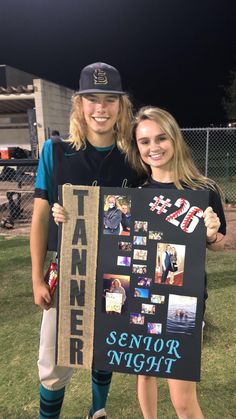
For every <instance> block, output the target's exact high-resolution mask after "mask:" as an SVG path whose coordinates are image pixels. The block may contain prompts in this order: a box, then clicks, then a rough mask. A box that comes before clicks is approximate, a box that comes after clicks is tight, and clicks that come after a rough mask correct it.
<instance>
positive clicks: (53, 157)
mask: <svg viewBox="0 0 236 419" xmlns="http://www.w3.org/2000/svg"><path fill="white" fill-rule="evenodd" d="M101 150H102V149H100V150H98V149H96V148H95V147H93V146H92V145H91V144H90V143H89V142H87V146H86V148H85V149H80V150H78V151H76V150H75V148H73V147H72V146H71V144H69V143H66V142H64V141H61V140H55V141H54V140H48V141H46V142H45V143H44V147H43V150H42V153H41V156H40V161H39V166H38V173H37V179H36V185H35V186H36V188H35V195H34V196H35V197H36V198H42V199H46V200H47V201H48V202H49V204H50V205H53V204H54V202H57V201H58V186H59V185H63V184H65V183H70V184H72V185H88V186H89V185H93V186H115V187H116V186H117V187H136V186H139V185H140V184H141V181H140V180H139V178H138V176H137V174H136V172H134V170H133V169H131V168H130V166H129V165H128V162H127V161H126V159H125V155H124V154H123V153H121V152H120V150H119V149H118V148H117V147H116V146H112V147H106V148H104V149H103V150H105V151H101ZM48 250H54V251H56V250H57V226H56V224H55V222H54V221H53V218H52V215H51V214H50V225H49V241H48Z"/></svg>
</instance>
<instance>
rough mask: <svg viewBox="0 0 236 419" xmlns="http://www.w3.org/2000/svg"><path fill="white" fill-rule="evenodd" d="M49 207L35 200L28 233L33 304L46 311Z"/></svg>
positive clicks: (42, 201)
mask: <svg viewBox="0 0 236 419" xmlns="http://www.w3.org/2000/svg"><path fill="white" fill-rule="evenodd" d="M49 213H50V206H49V203H48V201H47V200H45V199H41V198H35V200H34V210H33V217H32V225H31V233H30V252H31V261H32V282H33V292H34V301H35V304H37V305H39V306H40V307H41V308H43V309H46V310H48V309H49V308H50V305H51V296H50V293H49V287H48V285H46V284H45V282H44V261H45V257H46V253H47V241H48V225H49Z"/></svg>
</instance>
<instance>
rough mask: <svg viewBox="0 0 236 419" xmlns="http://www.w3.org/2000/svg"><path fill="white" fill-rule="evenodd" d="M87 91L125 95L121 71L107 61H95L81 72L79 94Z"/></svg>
mask: <svg viewBox="0 0 236 419" xmlns="http://www.w3.org/2000/svg"><path fill="white" fill-rule="evenodd" d="M85 93H115V94H117V95H125V94H126V93H125V92H124V91H123V89H122V84H121V77H120V73H119V71H118V70H117V69H116V68H115V67H112V66H111V65H109V64H106V63H93V64H89V65H87V66H86V67H84V68H83V69H82V71H81V73H80V81H79V90H78V91H77V92H76V94H78V95H82V94H85Z"/></svg>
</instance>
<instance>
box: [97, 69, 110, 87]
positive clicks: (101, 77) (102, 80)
mask: <svg viewBox="0 0 236 419" xmlns="http://www.w3.org/2000/svg"><path fill="white" fill-rule="evenodd" d="M93 81H94V84H102V85H103V84H108V80H107V75H106V72H105V71H103V70H99V69H97V70H94V73H93Z"/></svg>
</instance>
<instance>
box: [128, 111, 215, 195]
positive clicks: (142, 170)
mask: <svg viewBox="0 0 236 419" xmlns="http://www.w3.org/2000/svg"><path fill="white" fill-rule="evenodd" d="M145 120H150V121H154V122H156V123H157V124H158V125H159V126H160V127H161V129H162V130H163V131H164V133H165V134H166V135H167V136H168V137H169V138H170V139H171V141H172V143H173V147H174V155H173V160H172V167H173V182H174V184H175V186H176V188H177V189H184V186H185V187H186V186H187V187H189V188H190V189H199V188H200V189H204V188H206V187H209V188H210V189H213V190H217V191H218V192H220V190H219V188H218V186H216V184H215V182H214V181H213V180H211V179H209V178H207V177H205V176H203V175H202V174H201V172H200V171H199V170H198V168H197V167H196V165H195V163H194V161H193V159H192V156H191V152H190V149H189V147H188V145H187V144H186V142H185V140H184V138H183V136H182V133H181V131H180V128H179V126H178V124H177V122H176V120H175V119H174V118H173V116H172V115H171V114H170V113H169V112H167V111H165V110H163V109H160V108H156V107H152V106H145V107H143V108H141V109H140V110H139V111H138V113H137V114H136V116H135V118H134V120H133V123H132V126H131V135H132V141H131V142H130V143H129V147H128V151H127V157H128V161H129V163H130V165H131V166H132V167H133V168H134V169H135V170H136V171H137V172H138V173H139V174H140V175H142V176H145V175H146V177H147V178H150V176H151V169H150V166H148V165H147V164H146V163H144V162H143V161H142V159H141V157H140V154H139V150H138V146H137V141H136V139H135V134H136V129H137V127H138V125H139V124H140V122H142V121H145ZM220 193H221V192H220Z"/></svg>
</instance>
